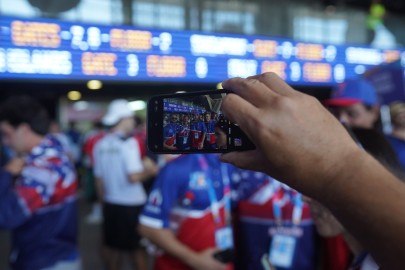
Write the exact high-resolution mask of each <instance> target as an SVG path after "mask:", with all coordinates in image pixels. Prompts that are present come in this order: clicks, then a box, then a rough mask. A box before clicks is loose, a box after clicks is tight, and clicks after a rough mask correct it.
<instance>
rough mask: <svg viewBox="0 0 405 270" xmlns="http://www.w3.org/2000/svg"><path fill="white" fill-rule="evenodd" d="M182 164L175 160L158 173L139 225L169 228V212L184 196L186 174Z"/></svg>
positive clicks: (186, 181)
mask: <svg viewBox="0 0 405 270" xmlns="http://www.w3.org/2000/svg"><path fill="white" fill-rule="evenodd" d="M182 164H183V163H182V162H178V161H177V160H176V161H174V162H171V163H169V164H167V165H166V166H165V167H164V168H163V169H162V170H161V171H160V172H159V175H158V176H157V178H156V180H155V183H154V185H153V188H152V190H151V192H150V194H149V196H148V200H147V202H146V204H145V206H144V208H143V212H142V215H141V217H140V223H141V224H143V225H146V226H150V227H154V228H169V223H170V212H171V210H172V208H173V207H174V206H175V205H176V203H177V202H178V201H179V200H180V198H181V197H182V196H183V195H184V193H185V189H186V187H187V183H188V174H187V172H184V166H183V165H182Z"/></svg>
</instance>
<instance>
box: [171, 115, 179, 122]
mask: <svg viewBox="0 0 405 270" xmlns="http://www.w3.org/2000/svg"><path fill="white" fill-rule="evenodd" d="M178 121H179V115H178V114H176V113H173V114H172V115H171V116H170V123H173V124H175V123H177V122H178Z"/></svg>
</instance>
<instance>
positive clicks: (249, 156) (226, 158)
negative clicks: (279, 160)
mask: <svg viewBox="0 0 405 270" xmlns="http://www.w3.org/2000/svg"><path fill="white" fill-rule="evenodd" d="M258 160H262V161H265V160H266V158H265V157H264V156H263V155H262V153H260V152H259V151H258V150H251V151H241V152H230V153H226V154H223V155H221V161H222V162H226V163H230V164H232V165H234V166H236V167H239V168H242V169H249V170H255V171H265V169H266V168H263V165H262V164H263V163H262V162H260V163H258V162H257V161H258Z"/></svg>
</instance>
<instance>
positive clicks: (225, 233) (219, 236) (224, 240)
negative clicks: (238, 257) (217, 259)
mask: <svg viewBox="0 0 405 270" xmlns="http://www.w3.org/2000/svg"><path fill="white" fill-rule="evenodd" d="M215 243H216V244H217V248H219V249H228V248H233V234H232V228H231V227H224V228H220V229H217V230H216V232H215Z"/></svg>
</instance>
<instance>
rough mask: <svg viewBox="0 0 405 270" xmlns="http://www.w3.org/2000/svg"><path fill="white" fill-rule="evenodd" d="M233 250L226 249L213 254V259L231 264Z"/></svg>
mask: <svg viewBox="0 0 405 270" xmlns="http://www.w3.org/2000/svg"><path fill="white" fill-rule="evenodd" d="M233 252H234V251H233V249H231V248H228V249H224V250H221V251H218V252H216V253H214V258H215V259H216V260H218V261H220V262H223V263H230V262H233V259H234V254H233Z"/></svg>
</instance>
